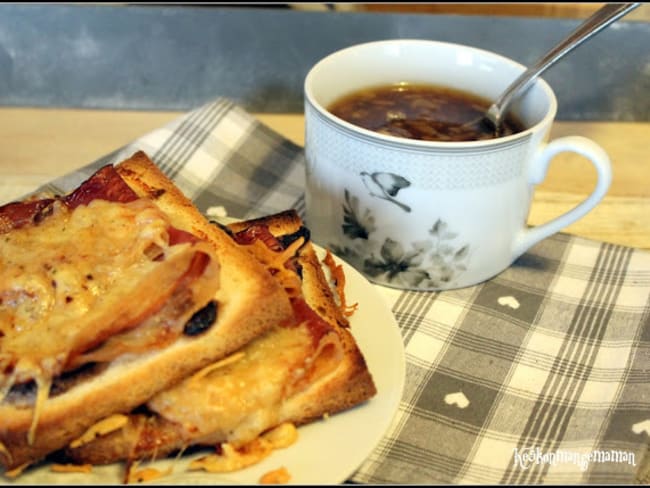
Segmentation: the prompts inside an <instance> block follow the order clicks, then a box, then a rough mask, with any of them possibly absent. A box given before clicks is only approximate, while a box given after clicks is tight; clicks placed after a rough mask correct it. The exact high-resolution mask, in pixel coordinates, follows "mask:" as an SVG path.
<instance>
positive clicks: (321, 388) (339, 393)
mask: <svg viewBox="0 0 650 488" xmlns="http://www.w3.org/2000/svg"><path fill="white" fill-rule="evenodd" d="M257 224H263V225H266V226H267V227H268V228H269V230H270V231H271V233H272V234H273V235H275V236H276V237H278V236H283V235H288V234H294V233H296V232H298V231H300V229H301V227H302V221H301V220H300V218H299V216H298V215H297V214H296V213H295V212H294V211H285V212H281V213H278V214H275V215H271V216H267V217H262V218H259V219H254V220H249V221H245V222H236V223H232V224H229V225H228V228H229V229H230V230H231V231H232V232H234V233H237V232H240V231H243V230H245V229H247V228H249V227H251V226H254V225H257ZM244 247H245V246H244ZM299 263H300V265H301V268H302V272H301V275H302V292H303V297H304V299H305V301H306V302H307V304H308V305H309V306H310V307H311V308H312V309H313V310H315V311H317V313H318V314H319V315H320V316H321V317H322V318H323V319H325V320H326V321H327V322H328V323H329V324H330V325H332V327H334V329H335V330H336V333H337V334H338V335H339V337H340V339H341V345H342V349H343V351H342V355H341V360H340V362H339V363H338V365H337V366H336V368H335V369H334V370H333V371H330V372H328V373H327V374H326V375H325V376H324V377H321V378H320V379H318V380H316V382H314V383H312V384H310V385H308V386H307V387H306V388H305V389H303V390H301V391H300V392H299V393H297V394H294V395H292V396H289V397H288V398H285V399H284V400H283V401H282V405H281V407H280V408H281V412H279V413H278V416H277V418H276V420H277V421H278V422H292V423H294V424H296V425H303V424H307V423H309V422H312V421H314V420H317V419H320V418H322V417H323V416H325V415H328V414H334V413H337V412H340V411H343V410H346V409H348V408H351V407H354V406H357V405H359V404H361V403H363V402H365V401H366V400H368V399H370V398H371V397H372V396H374V395H375V394H376V387H375V384H374V381H373V378H372V376H371V373H370V372H369V370H368V367H367V364H366V362H365V359H364V357H363V355H362V353H361V351H360V350H359V347H358V346H357V344H356V341H355V339H354V337H353V336H352V334H351V333H350V330H349V327H348V326H349V323H348V321H347V319H346V317H345V316H344V315H343V314H342V312H341V310H340V309H339V307H338V306H337V305H336V302H335V301H334V296H333V293H332V290H331V288H330V286H329V284H328V282H327V279H326V276H325V273H324V272H323V269H322V267H321V264H320V262H319V259H318V256H317V255H316V252H315V250H314V248H313V246H312V245H311V243H310V242H309V241H307V242H306V243H305V245H303V246H302V248H301V250H300V252H299ZM267 334H273V331H272V330H271V331H269V332H268V333H267ZM262 340H263V339H262ZM143 425H144V426H146V427H144V430H142V429H141V428H140V427H139V426H143ZM271 427H273V425H267V426H266V428H271ZM221 435H222V436H223V434H221ZM226 441H230V439H229V438H226V437H220V436H219V435H216V434H215V435H212V436H210V435H208V436H206V437H205V438H202V439H201V438H184V435H183V429H182V428H181V427H180V426H179V425H177V424H174V423H173V422H171V421H169V420H167V419H165V418H163V417H161V416H158V415H152V416H150V417H148V419H147V420H146V421H144V420H143V419H142V417H141V416H136V415H132V416H130V419H129V424H128V425H127V426H126V427H124V428H123V429H121V430H119V431H116V432H112V433H110V434H108V435H106V436H102V437H99V438H97V439H96V440H95V441H93V442H90V443H89V444H86V445H83V446H80V447H79V448H75V449H72V448H70V449H67V450H66V453H67V455H68V456H69V457H70V458H71V459H73V460H74V461H75V462H77V463H92V464H105V463H110V462H115V461H118V460H124V459H127V458H129V456H130V455H132V456H134V457H135V458H150V457H153V456H154V455H155V456H156V457H160V456H164V455H166V454H169V453H171V452H173V451H175V450H178V449H182V448H184V447H187V445H192V444H214V443H218V442H226Z"/></svg>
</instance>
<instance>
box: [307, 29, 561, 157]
mask: <svg viewBox="0 0 650 488" xmlns="http://www.w3.org/2000/svg"><path fill="white" fill-rule="evenodd" d="M381 44H429V45H438V46H445V47H455V48H459V47H460V48H463V49H468V50H470V51H472V52H475V53H477V54H480V55H482V56H487V57H491V58H496V59H497V60H499V61H500V62H503V63H506V64H510V65H511V66H514V67H516V68H518V69H520V70H521V71H522V72H523V71H525V70H526V69H527V67H526V66H524V65H523V64H521V63H518V62H517V61H515V60H513V59H510V58H508V57H506V56H503V55H501V54H498V53H496V52H494V51H489V50H487V49H482V48H479V47H475V46H470V45H468V44H461V43H456V42H446V41H435V40H430V39H415V38H393V39H383V40H379V41H369V42H363V43H358V44H353V45H351V46H348V47H345V48H342V49H338V50H336V51H334V52H332V53H330V54H328V55H327V56H325V57H323V58H321V59H320V60H319V61H318V62H316V64H314V65H313V66H312V67H311V68H310V69H309V71H308V72H307V75H306V76H305V81H304V84H303V90H304V96H305V100H306V101H307V102H308V103H309V104H310V105H311V106H312V107H314V108H315V109H316V110H317V111H318V112H319V113H320V114H321V115H322V116H323V117H325V118H326V119H327V120H329V121H330V122H331V123H333V124H335V125H338V126H341V127H344V128H346V129H347V130H349V131H352V132H354V133H357V134H362V135H364V136H365V137H369V138H371V139H373V140H376V141H378V142H382V143H384V144H386V143H387V144H391V145H395V144H398V145H406V146H409V147H418V148H423V149H426V148H431V149H442V148H446V149H449V148H456V149H461V148H468V149H469V148H480V147H483V146H493V145H498V144H503V143H508V142H510V141H516V140H518V139H521V138H525V137H527V136H529V135H532V134H533V133H535V132H537V131H538V130H539V129H540V128H541V127H542V126H544V125H549V127H550V124H551V123H552V122H553V120H554V119H555V116H556V114H557V98H556V96H555V93H554V91H553V89H552V88H551V86H550V85H549V84H548V83H547V82H546V81H545V80H544V79H543V78H542V77H538V78H537V79H536V80H535V82H534V83H533V85H531V88H532V87H533V86H536V85H539V86H540V87H541V89H542V90H543V91H544V93H545V94H546V96H547V97H548V101H549V106H548V109H547V111H546V114H545V115H544V117H542V119H541V120H540V121H539V122H537V123H536V124H533V125H532V126H530V127H527V128H526V129H524V130H523V131H520V132H517V133H515V134H511V135H508V136H502V137H495V138H493V139H484V140H479V141H429V140H421V139H410V138H407V137H399V136H393V135H389V134H382V133H379V132H375V131H372V130H369V129H365V128H363V127H360V126H358V125H355V124H352V123H350V122H347V121H345V120H343V119H341V118H340V117H337V116H336V115H334V114H332V113H331V112H329V111H328V110H327V109H326V108H325V107H323V106H322V105H321V104H320V103H319V102H317V101H316V99H315V97H314V94H313V92H312V87H311V81H312V79H313V77H314V76H315V74H314V73H315V72H316V71H317V70H318V68H319V67H320V66H322V65H324V64H325V63H327V62H331V60H332V59H333V58H336V57H339V56H343V55H345V54H346V53H348V52H350V51H353V50H357V49H359V48H362V47H368V46H370V45H381ZM512 81H514V80H512Z"/></svg>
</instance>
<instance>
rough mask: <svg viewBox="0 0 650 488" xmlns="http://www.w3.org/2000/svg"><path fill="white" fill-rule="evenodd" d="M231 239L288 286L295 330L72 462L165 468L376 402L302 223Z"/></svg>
mask: <svg viewBox="0 0 650 488" xmlns="http://www.w3.org/2000/svg"><path fill="white" fill-rule="evenodd" d="M227 229H228V231H229V232H230V233H231V234H232V237H233V239H234V240H235V241H237V242H239V243H240V244H241V246H242V247H243V248H245V249H247V250H248V251H249V252H250V253H251V255H253V256H255V257H256V259H257V260H258V261H260V262H261V263H263V264H264V267H266V268H267V269H268V270H269V275H273V276H274V277H275V279H276V280H277V281H278V282H280V283H282V286H283V287H284V288H285V290H286V291H287V293H288V294H289V296H290V297H291V302H292V305H293V309H294V320H293V321H290V322H284V323H278V324H277V325H276V326H275V327H274V328H272V329H271V330H269V331H267V332H266V333H265V334H264V335H263V336H260V337H258V338H257V339H255V340H254V341H252V342H250V343H249V344H248V345H247V346H245V347H244V348H242V349H240V350H238V351H237V352H235V353H234V354H232V355H231V356H229V357H228V358H226V359H225V360H222V361H219V362H217V363H215V364H213V365H210V366H209V367H207V368H205V369H204V370H202V371H200V372H199V373H197V374H195V375H192V376H190V377H188V378H187V379H185V380H184V381H183V382H182V383H180V384H179V385H177V386H175V387H173V388H170V389H168V390H165V391H163V392H160V393H159V394H157V395H155V396H154V397H153V398H151V399H150V400H149V401H148V402H147V404H146V409H139V413H133V414H132V415H130V416H128V419H123V421H122V422H120V423H119V424H116V425H115V428H114V429H112V431H111V432H108V433H106V434H104V435H98V436H97V437H94V436H92V435H91V436H88V438H87V439H84V440H78V441H77V442H75V443H73V444H72V445H71V446H69V448H68V449H67V450H66V456H67V458H68V459H71V460H73V461H74V462H77V463H91V464H106V463H111V462H115V461H120V460H128V461H133V460H141V459H147V458H159V457H161V456H164V455H166V454H169V453H172V452H174V451H177V450H180V449H184V448H186V447H188V446H195V445H219V444H221V445H223V444H224V443H228V444H230V445H232V446H238V447H241V446H244V445H246V444H247V443H250V442H251V441H254V440H255V439H256V438H257V437H258V436H260V435H261V434H263V433H264V432H266V431H268V430H269V429H272V428H275V427H277V426H279V425H281V424H283V423H287V422H289V423H293V424H294V425H301V424H306V423H309V422H311V421H313V420H315V419H319V418H322V417H323V416H325V415H329V414H335V413H337V412H340V411H342V410H346V409H348V408H351V407H353V406H357V405H359V404H361V403H363V402H365V401H366V400H368V399H370V398H371V397H372V396H373V395H375V393H376V388H375V385H374V382H373V379H372V376H371V374H370V372H369V371H368V368H367V366H366V363H365V360H364V358H363V355H362V353H361V351H360V350H359V348H358V346H357V344H356V342H355V340H354V337H353V336H352V334H351V333H350V330H349V322H348V319H347V317H346V316H345V314H344V313H342V310H341V307H340V306H339V304H338V303H337V301H336V299H335V296H334V294H333V293H332V290H331V287H330V285H329V283H328V281H327V279H326V276H325V273H324V272H323V269H322V267H321V264H320V262H319V260H318V257H317V255H316V253H315V251H314V248H313V246H312V244H311V242H310V241H309V232H308V230H307V229H306V228H305V227H304V226H303V225H302V222H301V220H300V218H299V217H298V215H297V214H296V213H295V212H294V211H287V212H283V213H280V214H276V215H272V216H268V217H263V218H261V219H256V220H250V221H246V222H240V223H234V224H231V225H229V226H228V228H227ZM109 430H110V429H109ZM86 440H90V441H89V442H86Z"/></svg>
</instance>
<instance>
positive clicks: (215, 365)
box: [190, 351, 246, 382]
mask: <svg viewBox="0 0 650 488" xmlns="http://www.w3.org/2000/svg"><path fill="white" fill-rule="evenodd" d="M245 355H246V354H245V353H244V352H243V351H238V352H236V353H234V354H231V355H230V356H227V357H225V358H224V359H221V360H219V361H217V362H216V363H213V364H210V365H208V366H206V367H205V368H203V369H201V370H199V371H198V372H196V373H194V375H193V376H192V377H191V378H190V382H197V381H199V380H201V379H202V378H204V377H206V376H207V375H209V374H210V373H212V372H213V371H216V370H217V369H219V368H223V367H225V366H228V365H229V364H233V363H236V362H237V361H239V360H240V359H242V358H243V357H244V356H245Z"/></svg>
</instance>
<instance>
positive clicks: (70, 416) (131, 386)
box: [0, 152, 292, 470]
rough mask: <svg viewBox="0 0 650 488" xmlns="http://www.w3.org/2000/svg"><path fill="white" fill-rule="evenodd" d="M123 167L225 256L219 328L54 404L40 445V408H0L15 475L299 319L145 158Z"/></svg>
mask: <svg viewBox="0 0 650 488" xmlns="http://www.w3.org/2000/svg"><path fill="white" fill-rule="evenodd" d="M116 167H117V169H118V171H119V172H120V174H121V176H122V177H123V178H124V179H125V180H126V181H127V183H128V184H129V186H131V187H132V188H133V189H134V190H135V191H136V193H138V194H139V195H141V196H144V195H145V194H147V195H149V196H151V197H153V198H154V200H156V202H157V203H158V205H159V206H160V207H161V208H162V209H163V211H165V212H166V213H169V214H170V216H171V217H172V224H173V225H175V226H176V227H178V228H181V229H183V230H187V231H189V232H192V233H194V234H196V235H198V236H199V237H201V238H205V239H207V240H208V241H209V242H210V243H211V244H212V245H213V246H214V248H215V249H216V250H217V253H218V255H219V260H220V266H221V274H222V277H223V278H222V280H221V283H222V286H221V288H220V290H219V291H218V293H217V296H216V298H217V301H218V302H219V312H218V320H217V324H215V325H214V326H213V327H211V328H210V329H209V330H208V331H206V332H205V333H203V334H201V335H200V336H198V337H196V338H188V337H182V338H180V340H179V341H177V342H176V343H174V344H172V345H171V346H169V347H167V348H165V349H163V350H160V351H155V352H152V353H149V354H147V355H145V356H141V357H138V358H131V359H130V360H128V361H123V362H119V361H116V362H115V364H112V365H111V367H109V368H108V369H107V370H106V371H105V372H103V373H101V374H100V375H99V377H97V378H95V380H94V381H93V382H92V383H88V384H84V385H83V386H79V387H78V388H73V389H72V390H71V391H70V392H68V393H67V394H62V395H60V396H57V397H54V398H52V399H48V400H47V401H46V402H45V404H44V408H43V411H42V413H41V417H40V421H39V424H38V428H37V431H36V441H35V443H34V445H32V446H29V445H27V440H26V433H27V430H28V428H29V424H30V423H31V420H32V413H33V409H32V408H28V409H25V408H16V407H15V406H13V405H8V404H0V419H2V422H1V424H2V425H0V442H1V443H2V446H0V447H2V448H3V449H0V461H1V462H2V464H3V465H4V467H5V469H7V470H10V469H14V468H16V467H18V466H21V465H24V464H26V463H34V462H36V461H38V460H40V459H41V458H42V457H44V456H45V455H47V454H48V453H49V452H51V451H54V450H56V449H59V448H61V447H64V446H65V445H67V444H68V443H69V442H70V441H71V440H72V439H74V438H76V437H78V436H79V435H81V434H82V433H83V432H84V431H85V429H86V428H88V427H89V426H90V425H92V424H94V423H95V422H97V421H98V420H100V419H101V418H104V417H106V416H108V415H110V414H113V413H118V412H119V413H127V412H129V411H130V410H131V409H133V408H134V407H136V406H138V405H140V404H142V403H143V402H144V401H146V400H147V399H148V398H150V397H151V396H152V395H153V394H155V393H156V392H158V391H160V390H163V389H165V388H168V387H171V386H172V385H173V384H175V383H176V382H177V381H180V380H182V379H183V378H185V377H186V376H188V375H189V374H191V373H192V372H194V371H196V370H198V369H199V368H201V367H203V366H205V365H207V364H209V363H211V362H213V361H215V360H217V359H219V358H221V357H223V356H225V355H227V354H229V353H230V352H232V351H234V350H236V349H239V348H240V347H242V346H244V345H245V344H247V343H248V342H249V341H251V340H252V339H254V338H255V337H257V336H258V335H260V334H262V333H263V332H264V331H266V330H267V329H269V328H270V327H271V326H273V325H274V324H276V323H278V322H280V321H282V320H285V319H287V318H288V317H290V316H291V313H292V312H291V306H290V304H289V301H288V297H287V296H286V293H285V292H284V290H282V289H281V287H279V285H278V284H277V283H276V282H275V281H274V280H273V279H272V278H271V277H270V276H269V274H268V272H267V271H266V269H265V268H264V267H263V266H262V265H261V264H260V263H258V262H257V261H256V260H254V259H252V258H251V256H250V255H249V254H248V253H247V252H245V251H243V250H241V249H240V248H239V247H238V246H237V245H236V244H235V243H234V242H233V241H232V239H230V237H229V236H228V235H227V234H225V232H223V231H222V230H221V229H219V228H218V227H216V226H214V225H212V224H210V223H209V222H208V221H207V220H206V219H205V218H204V217H203V216H202V215H201V214H200V213H199V211H198V210H197V209H196V208H195V207H194V205H193V204H192V203H191V202H190V201H189V200H188V199H187V198H186V197H185V196H184V195H183V194H182V193H181V192H180V190H178V189H177V187H176V186H175V185H174V184H173V183H172V182H171V181H170V180H169V179H167V177H166V176H164V174H163V173H162V172H161V171H160V170H159V169H158V168H157V167H156V166H155V164H154V163H153V162H152V161H151V160H150V159H149V158H148V157H147V156H146V154H144V153H143V152H137V153H135V154H134V155H133V156H132V157H131V158H128V159H127V160H125V161H123V162H121V163H119V164H118V165H117V166H116ZM4 449H7V450H8V451H9V452H10V453H11V454H10V455H7V454H6V453H5V452H4Z"/></svg>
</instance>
